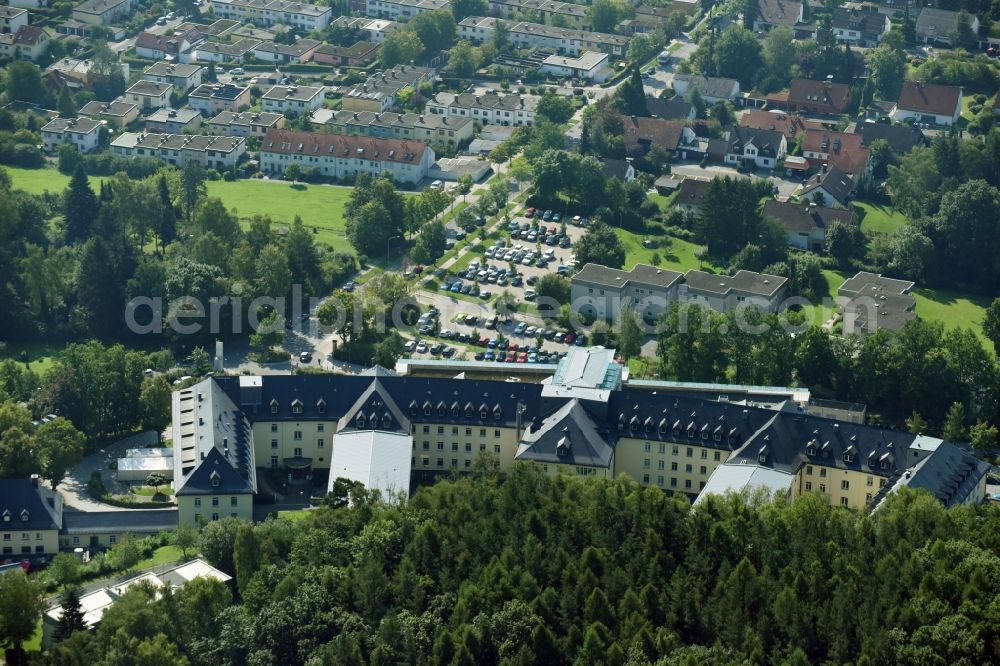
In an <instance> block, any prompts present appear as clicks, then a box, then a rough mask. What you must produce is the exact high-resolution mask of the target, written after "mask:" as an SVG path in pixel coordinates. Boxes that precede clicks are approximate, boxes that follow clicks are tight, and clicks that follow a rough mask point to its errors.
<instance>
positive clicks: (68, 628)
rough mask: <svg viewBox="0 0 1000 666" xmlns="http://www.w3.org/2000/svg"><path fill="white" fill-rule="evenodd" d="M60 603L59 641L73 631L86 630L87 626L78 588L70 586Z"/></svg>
mask: <svg viewBox="0 0 1000 666" xmlns="http://www.w3.org/2000/svg"><path fill="white" fill-rule="evenodd" d="M60 605H61V606H62V615H60V616H59V624H57V625H56V631H55V639H56V642H57V643H61V642H62V641H64V640H66V639H67V638H69V637H70V635H71V634H73V632H76V631H84V630H85V629H86V628H87V625H86V623H85V622H84V620H83V608H82V607H81V606H80V593H79V592H78V591H77V590H76V588H70V589H69V590H67V591H66V593H65V594H63V597H62V600H61V603H60Z"/></svg>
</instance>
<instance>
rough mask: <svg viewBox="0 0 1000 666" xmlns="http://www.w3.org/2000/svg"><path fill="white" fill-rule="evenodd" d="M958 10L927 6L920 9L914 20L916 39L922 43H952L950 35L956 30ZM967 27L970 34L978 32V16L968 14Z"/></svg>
mask: <svg viewBox="0 0 1000 666" xmlns="http://www.w3.org/2000/svg"><path fill="white" fill-rule="evenodd" d="M958 17H959V12H953V11H949V10H947V9H935V8H934V7H931V6H927V7H924V8H922V9H921V10H920V14H919V15H918V16H917V22H916V26H915V28H916V35H917V40H919V41H922V42H923V43H924V44H946V45H948V46H951V45H952V37H953V36H954V35H955V32H956V31H957V30H958ZM969 28H970V29H971V30H972V34H979V18H977V17H976V16H973V15H971V14H970V15H969Z"/></svg>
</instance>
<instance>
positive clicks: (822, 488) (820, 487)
mask: <svg viewBox="0 0 1000 666" xmlns="http://www.w3.org/2000/svg"><path fill="white" fill-rule="evenodd" d="M819 491H820V492H821V493H825V492H826V484H825V483H821V484H819Z"/></svg>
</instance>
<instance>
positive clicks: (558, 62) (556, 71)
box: [538, 51, 614, 83]
mask: <svg viewBox="0 0 1000 666" xmlns="http://www.w3.org/2000/svg"><path fill="white" fill-rule="evenodd" d="M538 71H539V72H540V73H542V74H552V75H553V76H558V77H562V78H574V79H583V80H584V81H591V82H593V83H604V82H605V81H607V80H608V79H609V78H611V76H612V75H613V74H614V72H612V71H611V68H610V67H608V54H607V53H598V52H597V51H584V52H583V53H581V54H580V55H579V56H576V57H571V56H562V55H550V56H548V57H547V58H545V60H544V61H542V66H541V67H539V68H538Z"/></svg>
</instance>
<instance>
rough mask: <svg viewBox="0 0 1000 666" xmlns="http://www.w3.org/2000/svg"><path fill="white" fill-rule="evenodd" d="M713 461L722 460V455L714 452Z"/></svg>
mask: <svg viewBox="0 0 1000 666" xmlns="http://www.w3.org/2000/svg"><path fill="white" fill-rule="evenodd" d="M715 460H716V461H719V460H722V454H720V453H719V452H718V451H716V452H715Z"/></svg>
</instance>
